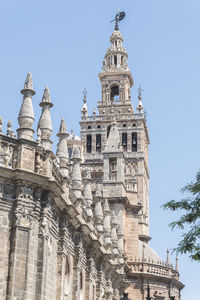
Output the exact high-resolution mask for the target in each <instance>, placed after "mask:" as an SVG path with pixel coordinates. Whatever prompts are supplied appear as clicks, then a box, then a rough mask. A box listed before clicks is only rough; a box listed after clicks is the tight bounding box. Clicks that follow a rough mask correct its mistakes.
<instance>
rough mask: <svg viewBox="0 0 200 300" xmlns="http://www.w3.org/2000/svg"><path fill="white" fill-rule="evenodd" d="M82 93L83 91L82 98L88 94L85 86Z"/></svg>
mask: <svg viewBox="0 0 200 300" xmlns="http://www.w3.org/2000/svg"><path fill="white" fill-rule="evenodd" d="M82 93H83V96H84V98H86V96H87V94H88V92H87V90H86V88H84V90H83V91H82Z"/></svg>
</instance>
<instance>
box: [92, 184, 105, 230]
mask: <svg viewBox="0 0 200 300" xmlns="http://www.w3.org/2000/svg"><path fill="white" fill-rule="evenodd" d="M101 199H102V192H101V188H100V185H99V184H98V185H97V188H96V193H95V205H94V217H95V219H94V223H95V225H96V228H97V230H98V231H99V232H100V233H103V210H102V205H101Z"/></svg>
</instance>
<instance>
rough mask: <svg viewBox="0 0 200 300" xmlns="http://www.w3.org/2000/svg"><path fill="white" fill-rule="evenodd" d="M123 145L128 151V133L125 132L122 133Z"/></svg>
mask: <svg viewBox="0 0 200 300" xmlns="http://www.w3.org/2000/svg"><path fill="white" fill-rule="evenodd" d="M122 146H123V149H124V151H127V133H126V132H123V133H122Z"/></svg>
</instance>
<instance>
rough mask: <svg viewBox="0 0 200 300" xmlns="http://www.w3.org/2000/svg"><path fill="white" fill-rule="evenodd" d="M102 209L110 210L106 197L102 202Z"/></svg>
mask: <svg viewBox="0 0 200 300" xmlns="http://www.w3.org/2000/svg"><path fill="white" fill-rule="evenodd" d="M103 211H104V212H110V207H109V204H108V199H107V198H106V199H105V202H104V206H103Z"/></svg>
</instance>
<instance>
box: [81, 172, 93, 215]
mask: <svg viewBox="0 0 200 300" xmlns="http://www.w3.org/2000/svg"><path fill="white" fill-rule="evenodd" d="M91 181H92V179H91V174H90V169H89V168H88V169H87V170H86V173H85V176H84V185H85V186H84V191H83V200H84V202H85V208H86V213H87V216H88V218H89V220H91V219H92V217H93V211H92V202H93V198H92V191H91Z"/></svg>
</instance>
